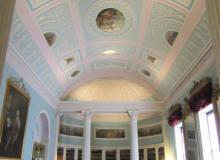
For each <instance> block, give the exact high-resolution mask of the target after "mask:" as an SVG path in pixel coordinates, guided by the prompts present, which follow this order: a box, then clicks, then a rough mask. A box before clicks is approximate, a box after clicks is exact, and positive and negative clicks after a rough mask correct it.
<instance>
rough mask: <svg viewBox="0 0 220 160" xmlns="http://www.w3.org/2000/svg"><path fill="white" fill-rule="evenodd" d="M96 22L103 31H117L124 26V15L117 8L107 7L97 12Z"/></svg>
mask: <svg viewBox="0 0 220 160" xmlns="http://www.w3.org/2000/svg"><path fill="white" fill-rule="evenodd" d="M96 24H97V26H98V27H99V28H100V29H101V30H102V31H104V32H117V31H120V30H121V29H122V28H123V27H124V24H125V17H124V15H123V14H122V13H121V12H120V11H119V10H117V9H115V8H107V9H104V10H102V11H101V12H100V13H99V15H98V16H97V18H96Z"/></svg>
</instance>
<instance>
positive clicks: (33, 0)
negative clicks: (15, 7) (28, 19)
mask: <svg viewBox="0 0 220 160" xmlns="http://www.w3.org/2000/svg"><path fill="white" fill-rule="evenodd" d="M51 1H52V0H27V3H28V6H29V8H30V9H31V10H32V11H35V10H37V9H38V8H40V7H41V6H43V5H45V4H47V3H49V2H51Z"/></svg>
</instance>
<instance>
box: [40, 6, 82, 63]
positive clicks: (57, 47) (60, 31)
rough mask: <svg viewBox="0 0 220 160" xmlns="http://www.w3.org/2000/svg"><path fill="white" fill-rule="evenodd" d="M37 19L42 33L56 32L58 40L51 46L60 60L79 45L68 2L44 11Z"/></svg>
mask: <svg viewBox="0 0 220 160" xmlns="http://www.w3.org/2000/svg"><path fill="white" fill-rule="evenodd" d="M36 20H37V23H38V24H39V26H40V29H41V31H42V33H45V32H52V33H55V35H56V42H55V43H54V44H53V45H52V46H51V49H52V51H53V53H54V55H55V57H56V59H57V60H58V61H59V60H60V59H61V58H63V57H66V56H67V55H69V54H70V53H72V51H73V50H75V49H76V48H78V47H79V43H78V40H77V38H76V37H77V36H76V32H75V30H74V25H73V21H72V17H71V14H70V11H69V6H68V4H67V3H62V4H59V5H57V6H56V7H54V8H51V9H49V10H47V11H45V12H42V13H41V14H40V15H38V16H37V17H36ZM73 54H74V53H73ZM79 58H80V57H79Z"/></svg>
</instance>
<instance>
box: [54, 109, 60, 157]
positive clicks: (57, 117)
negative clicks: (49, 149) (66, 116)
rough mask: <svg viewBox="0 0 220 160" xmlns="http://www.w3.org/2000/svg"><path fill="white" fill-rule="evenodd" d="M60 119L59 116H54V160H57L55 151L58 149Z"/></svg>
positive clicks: (58, 114)
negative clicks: (55, 126)
mask: <svg viewBox="0 0 220 160" xmlns="http://www.w3.org/2000/svg"><path fill="white" fill-rule="evenodd" d="M60 117H61V114H60V113H57V115H56V125H57V128H56V133H55V134H56V139H55V144H54V160H57V149H58V143H59V133H60Z"/></svg>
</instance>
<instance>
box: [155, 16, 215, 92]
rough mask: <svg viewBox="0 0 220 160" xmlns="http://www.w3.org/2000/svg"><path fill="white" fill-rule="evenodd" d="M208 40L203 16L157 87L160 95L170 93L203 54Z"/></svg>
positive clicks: (206, 22) (208, 36) (206, 18)
mask: <svg viewBox="0 0 220 160" xmlns="http://www.w3.org/2000/svg"><path fill="white" fill-rule="evenodd" d="M210 40H211V37H210V33H209V28H208V17H207V14H204V16H203V17H202V19H201V21H200V23H199V24H198V26H197V27H196V28H195V30H194V32H193V34H192V35H191V37H190V38H189V40H188V41H187V43H186V44H185V45H184V47H183V48H182V50H181V51H180V52H181V53H180V54H179V56H178V57H177V59H176V61H175V62H174V64H173V66H172V68H171V70H170V71H169V73H168V74H167V75H166V77H165V79H164V80H163V81H162V82H161V84H160V85H159V92H160V93H161V95H163V96H165V95H167V93H169V92H170V88H173V85H174V84H176V83H177V82H179V80H180V79H181V78H182V76H183V73H184V72H185V71H186V70H187V69H189V67H191V65H192V64H194V63H195V60H197V59H198V57H199V56H200V55H201V54H202V53H203V52H202V50H203V49H204V47H206V45H207V44H208V43H209V41H210Z"/></svg>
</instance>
